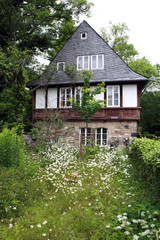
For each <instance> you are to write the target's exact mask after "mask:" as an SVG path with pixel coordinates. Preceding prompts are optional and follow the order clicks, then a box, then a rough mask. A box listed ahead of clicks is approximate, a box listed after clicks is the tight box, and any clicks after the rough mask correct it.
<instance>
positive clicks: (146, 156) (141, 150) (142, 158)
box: [131, 138, 160, 194]
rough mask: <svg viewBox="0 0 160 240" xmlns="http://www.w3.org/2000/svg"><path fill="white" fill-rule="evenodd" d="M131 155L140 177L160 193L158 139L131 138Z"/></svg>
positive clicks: (159, 147)
mask: <svg viewBox="0 0 160 240" xmlns="http://www.w3.org/2000/svg"><path fill="white" fill-rule="evenodd" d="M131 151H132V152H131V157H132V159H133V163H134V164H135V166H136V168H137V169H138V171H139V175H140V177H142V178H143V179H146V180H147V181H148V184H149V185H150V186H151V187H152V188H153V189H154V191H155V192H156V193H157V194H160V141H156V140H152V139H146V138H142V139H138V138H137V139H133V141H132V146H131Z"/></svg>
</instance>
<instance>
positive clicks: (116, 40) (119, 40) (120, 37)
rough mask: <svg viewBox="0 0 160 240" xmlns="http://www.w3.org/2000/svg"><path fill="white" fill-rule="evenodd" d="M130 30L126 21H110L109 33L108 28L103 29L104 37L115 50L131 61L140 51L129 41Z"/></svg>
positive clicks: (102, 34) (125, 59) (124, 58)
mask: <svg viewBox="0 0 160 240" xmlns="http://www.w3.org/2000/svg"><path fill="white" fill-rule="evenodd" d="M128 31H129V29H128V27H127V25H126V24H125V23H123V22H122V23H119V24H117V25H115V24H113V23H112V22H110V33H107V29H105V28H102V29H101V36H102V38H103V39H104V40H105V41H106V42H107V43H108V44H109V45H110V46H111V47H112V48H113V50H114V51H115V52H116V53H117V54H118V55H119V56H120V57H121V58H122V59H123V60H124V61H126V62H128V61H130V60H131V59H132V58H133V57H134V56H136V55H138V52H137V51H136V49H135V48H134V46H133V44H131V43H128V41H129V36H128V35H127V32H128Z"/></svg>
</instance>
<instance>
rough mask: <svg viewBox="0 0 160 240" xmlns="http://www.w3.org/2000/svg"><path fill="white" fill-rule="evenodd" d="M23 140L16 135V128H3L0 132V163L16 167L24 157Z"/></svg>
mask: <svg viewBox="0 0 160 240" xmlns="http://www.w3.org/2000/svg"><path fill="white" fill-rule="evenodd" d="M24 156H25V155H24V142H23V140H22V138H21V137H20V136H18V135H17V133H16V129H15V128H13V129H12V130H9V129H7V128H5V129H4V130H3V131H2V133H0V165H2V166H4V167H17V166H19V165H20V163H21V162H22V160H23V159H24Z"/></svg>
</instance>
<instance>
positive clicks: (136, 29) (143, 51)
mask: <svg viewBox="0 0 160 240" xmlns="http://www.w3.org/2000/svg"><path fill="white" fill-rule="evenodd" d="M90 2H92V3H94V6H93V7H92V10H91V15H92V16H91V18H87V17H85V16H82V17H81V21H83V20H86V21H87V22H88V23H89V24H90V25H91V27H93V28H94V29H95V30H96V31H97V32H98V33H100V29H101V28H102V27H107V26H109V21H111V22H112V23H113V24H118V23H121V22H124V23H126V25H127V26H128V28H129V29H130V32H129V38H130V43H132V44H133V45H134V47H135V48H136V50H137V51H138V52H139V53H140V55H139V57H143V56H145V57H146V58H147V59H148V60H149V61H150V62H151V64H156V63H159V64H160V0H152V1H151V0H90Z"/></svg>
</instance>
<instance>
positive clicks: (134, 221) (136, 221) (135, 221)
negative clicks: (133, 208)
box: [132, 219, 138, 236]
mask: <svg viewBox="0 0 160 240" xmlns="http://www.w3.org/2000/svg"><path fill="white" fill-rule="evenodd" d="M132 222H133V223H138V220H136V219H133V220H132ZM135 236H136V235H135Z"/></svg>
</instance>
